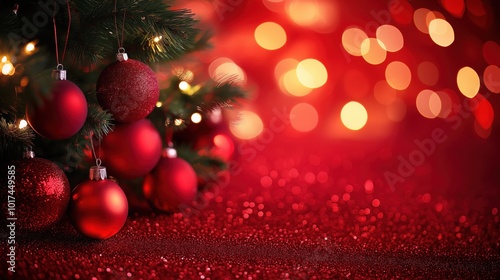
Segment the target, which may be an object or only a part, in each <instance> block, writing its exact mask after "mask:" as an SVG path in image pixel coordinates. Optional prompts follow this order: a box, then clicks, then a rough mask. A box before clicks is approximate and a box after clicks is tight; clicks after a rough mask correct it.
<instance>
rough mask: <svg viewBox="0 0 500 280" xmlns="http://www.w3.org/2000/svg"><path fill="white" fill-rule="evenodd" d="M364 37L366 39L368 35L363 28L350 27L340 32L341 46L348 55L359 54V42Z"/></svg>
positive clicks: (360, 42)
mask: <svg viewBox="0 0 500 280" xmlns="http://www.w3.org/2000/svg"><path fill="white" fill-rule="evenodd" d="M365 39H368V35H366V33H365V32H364V31H363V30H361V29H360V28H357V27H350V28H347V29H346V30H345V31H344V33H342V46H343V47H344V49H345V50H346V52H348V53H349V54H350V55H353V56H361V55H362V53H361V44H362V43H363V41H364V40H365Z"/></svg>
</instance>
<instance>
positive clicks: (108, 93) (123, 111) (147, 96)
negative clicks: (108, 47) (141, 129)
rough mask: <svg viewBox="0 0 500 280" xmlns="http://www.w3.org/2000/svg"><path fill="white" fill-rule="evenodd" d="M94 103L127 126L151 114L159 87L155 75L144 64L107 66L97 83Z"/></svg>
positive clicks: (122, 63)
mask: <svg viewBox="0 0 500 280" xmlns="http://www.w3.org/2000/svg"><path fill="white" fill-rule="evenodd" d="M96 89H97V100H98V101H99V104H100V105H101V107H102V108H104V109H106V110H108V111H109V112H111V114H113V117H114V118H115V120H117V121H119V122H124V123H129V122H134V121H138V120H140V119H143V118H145V117H146V116H147V115H149V113H151V111H153V109H154V107H155V105H156V102H157V101H158V97H159V95H160V87H159V84H158V80H157V79H156V75H155V73H154V72H153V70H151V68H149V67H148V66H147V65H146V64H144V63H142V62H140V61H137V60H133V59H128V60H126V61H125V60H124V61H116V62H113V63H112V64H110V65H108V66H107V67H106V68H105V69H104V70H103V71H102V73H101V74H100V75H99V79H98V80H97V85H96Z"/></svg>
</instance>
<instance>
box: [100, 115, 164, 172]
mask: <svg viewBox="0 0 500 280" xmlns="http://www.w3.org/2000/svg"><path fill="white" fill-rule="evenodd" d="M161 145H162V143H161V138H160V134H159V133H158V131H157V130H156V128H155V127H154V126H153V124H152V123H151V121H149V120H147V119H142V120H139V121H136V122H133V123H130V124H121V125H118V126H116V127H115V129H114V130H113V131H112V132H110V133H109V134H108V135H106V136H105V137H104V139H103V140H102V143H101V153H102V156H101V159H102V162H103V163H105V164H106V166H107V167H108V170H109V174H111V175H112V176H115V177H119V178H124V179H132V178H136V177H140V176H143V175H146V174H147V173H148V172H149V171H151V170H152V169H153V168H154V167H155V165H156V163H157V162H158V160H159V159H160V157H161Z"/></svg>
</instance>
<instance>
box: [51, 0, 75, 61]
mask: <svg viewBox="0 0 500 280" xmlns="http://www.w3.org/2000/svg"><path fill="white" fill-rule="evenodd" d="M66 7H67V8H68V29H67V30H66V39H65V41H64V48H63V53H62V57H61V61H59V45H58V43H57V26H56V10H57V9H56V8H57V3H56V1H55V0H54V12H53V14H52V23H53V25H54V42H55V46H56V61H57V65H58V67H59V65H62V64H61V62H63V61H64V57H65V56H66V49H67V47H68V39H69V31H70V29H71V7H70V5H69V1H68V0H67V1H66Z"/></svg>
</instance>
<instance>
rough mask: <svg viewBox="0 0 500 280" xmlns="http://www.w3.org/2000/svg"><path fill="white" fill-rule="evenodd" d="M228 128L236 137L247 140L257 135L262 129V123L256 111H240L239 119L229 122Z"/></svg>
mask: <svg viewBox="0 0 500 280" xmlns="http://www.w3.org/2000/svg"><path fill="white" fill-rule="evenodd" d="M229 129H230V130H231V133H232V134H233V135H234V136H236V137H237V138H240V139H244V140H248V139H253V138H255V137H257V136H259V135H260V133H261V132H262V131H263V130H264V124H263V123H262V120H261V119H260V117H259V116H258V115H257V114H256V113H254V112H251V111H241V112H240V118H239V120H238V121H237V122H233V123H231V125H230V126H229Z"/></svg>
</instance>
